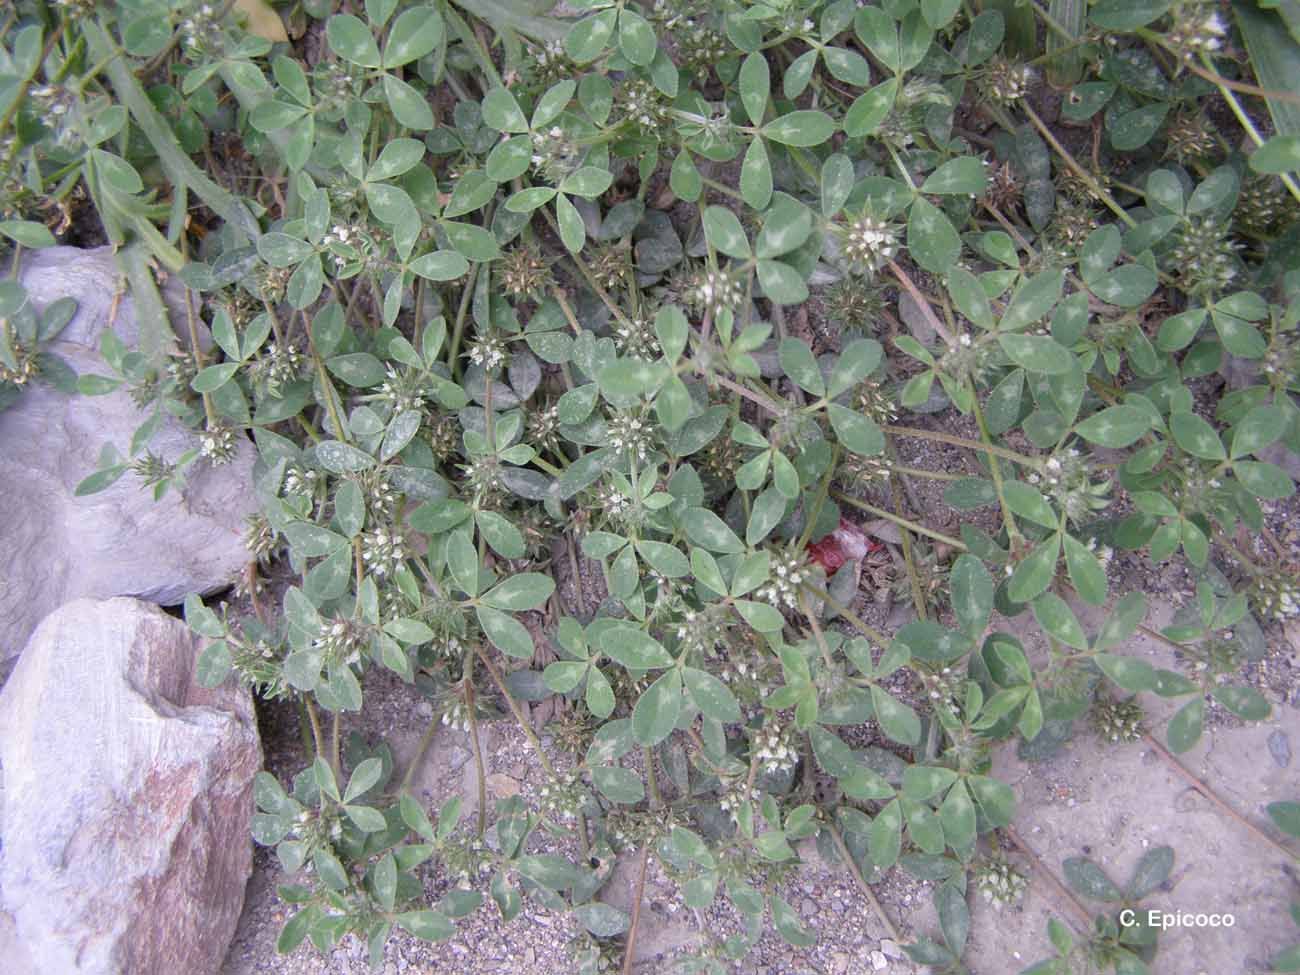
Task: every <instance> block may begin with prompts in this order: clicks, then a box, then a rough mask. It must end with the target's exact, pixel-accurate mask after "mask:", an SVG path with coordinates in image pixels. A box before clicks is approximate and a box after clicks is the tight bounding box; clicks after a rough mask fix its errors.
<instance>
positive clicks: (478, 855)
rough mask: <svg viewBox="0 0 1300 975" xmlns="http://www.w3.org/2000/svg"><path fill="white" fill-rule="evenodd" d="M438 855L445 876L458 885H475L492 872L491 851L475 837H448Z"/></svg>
mask: <svg viewBox="0 0 1300 975" xmlns="http://www.w3.org/2000/svg"><path fill="white" fill-rule="evenodd" d="M440 854H441V857H442V864H443V867H444V869H445V870H446V871H447V876H449V877H452V878H454V882H455V883H456V884H458V885H460V884H471V883H475V882H477V881H478V879H479V878H480V877H486V876H487V875H488V874H490V873H491V872H492V851H491V850H489V849H488V848H487V846H486V844H484V842H483V841H482V840H481V839H479V838H478V837H477V836H471V837H469V838H468V839H462V838H461V837H460V835H459V834H457V835H455V836H452V837H449V838H448V839H447V841H446V843H445V844H444V846H443V848H442V850H441V851H440Z"/></svg>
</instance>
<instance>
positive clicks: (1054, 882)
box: [1003, 826, 1092, 934]
mask: <svg viewBox="0 0 1300 975" xmlns="http://www.w3.org/2000/svg"><path fill="white" fill-rule="evenodd" d="M1003 832H1004V833H1005V834H1006V836H1007V838H1008V839H1009V840H1011V843H1012V845H1013V846H1015V847H1016V849H1018V850H1019V851H1020V852H1021V853H1023V854H1024V855H1025V856H1027V857H1028V858H1029V862H1030V863H1031V864H1032V865H1033V867H1034V868H1035V869H1036V870H1037V871H1038V872H1039V873H1040V874H1042V875H1043V876H1044V877H1045V878H1046V879H1047V882H1048V884H1050V885H1051V887H1052V888H1053V889H1054V890H1055V891H1056V892H1057V893H1058V894H1060V895H1061V898H1062V899H1063V900H1064V901H1065V903H1067V904H1069V905H1070V907H1071V908H1072V909H1073V910H1074V913H1075V915H1076V916H1077V917H1079V918H1080V919H1081V920H1082V922H1083V924H1082V926H1079V925H1077V924H1076V925H1074V929H1075V931H1076V932H1078V933H1079V934H1086V933H1087V932H1088V931H1089V930H1090V929H1091V927H1092V915H1091V914H1089V913H1088V909H1087V908H1086V907H1084V906H1083V905H1082V904H1080V903H1079V901H1078V899H1077V898H1076V897H1075V896H1074V895H1073V894H1072V893H1070V888H1068V887H1066V886H1065V884H1063V883H1061V881H1060V880H1058V879H1057V877H1056V874H1054V873H1052V871H1051V870H1050V869H1048V867H1047V865H1046V864H1045V863H1043V861H1042V858H1041V857H1039V856H1038V854H1037V853H1035V852H1034V850H1033V848H1032V847H1031V846H1030V845H1029V844H1028V843H1026V842H1025V841H1024V840H1023V839H1021V837H1020V834H1019V833H1018V832H1016V829H1015V827H1014V826H1006V827H1004V828H1003Z"/></svg>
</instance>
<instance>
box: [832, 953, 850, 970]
mask: <svg viewBox="0 0 1300 975" xmlns="http://www.w3.org/2000/svg"><path fill="white" fill-rule="evenodd" d="M848 970H849V956H848V953H847V952H843V951H837V952H835V954H833V955H831V964H830V972H831V975H845V973H846V972H847V971H848Z"/></svg>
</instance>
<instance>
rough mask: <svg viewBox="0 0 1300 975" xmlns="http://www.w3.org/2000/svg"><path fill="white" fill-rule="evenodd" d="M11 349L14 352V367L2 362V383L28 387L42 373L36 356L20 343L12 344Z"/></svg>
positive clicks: (0, 379) (0, 370)
mask: <svg viewBox="0 0 1300 975" xmlns="http://www.w3.org/2000/svg"><path fill="white" fill-rule="evenodd" d="M10 349H11V350H12V352H13V361H14V367H10V366H7V365H5V364H4V363H3V362H0V382H4V383H13V384H14V385H15V386H26V385H27V384H28V383H29V382H31V381H32V380H33V379H34V378H35V377H36V374H37V373H38V372H39V371H40V367H39V365H38V364H37V361H36V355H35V354H34V353H32V352H29V351H28V350H27V349H26V348H25V347H24V346H23V345H21V344H20V343H18V342H11V343H10Z"/></svg>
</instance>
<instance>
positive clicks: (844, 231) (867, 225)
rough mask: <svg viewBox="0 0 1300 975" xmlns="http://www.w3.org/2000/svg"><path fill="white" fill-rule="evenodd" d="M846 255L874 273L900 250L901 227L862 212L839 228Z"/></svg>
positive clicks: (855, 265)
mask: <svg viewBox="0 0 1300 975" xmlns="http://www.w3.org/2000/svg"><path fill="white" fill-rule="evenodd" d="M840 239H841V241H842V244H841V246H842V247H843V249H844V258H845V260H847V261H848V262H849V265H850V266H851V267H853V268H854V269H855V270H861V271H866V272H867V273H868V274H874V273H875V272H876V271H879V270H880V269H881V268H882V267H884V266H885V264H886V263H887V262H889V261H890V260H892V259H893V257H894V255H895V254H897V253H898V228H897V227H895V226H894V225H892V224H891V223H889V222H888V221H886V220H882V219H880V218H879V217H877V216H875V215H874V214H872V213H863V214H862V215H860V216H859V217H857V219H855V220H853V221H852V222H851V223H849V224H848V225H847V226H844V227H842V228H841V229H840Z"/></svg>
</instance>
